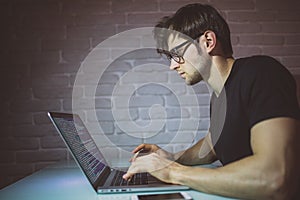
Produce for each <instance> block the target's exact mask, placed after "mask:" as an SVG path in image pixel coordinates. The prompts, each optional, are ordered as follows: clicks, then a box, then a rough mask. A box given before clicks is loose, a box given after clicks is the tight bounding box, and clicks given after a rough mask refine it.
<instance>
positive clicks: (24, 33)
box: [10, 25, 66, 40]
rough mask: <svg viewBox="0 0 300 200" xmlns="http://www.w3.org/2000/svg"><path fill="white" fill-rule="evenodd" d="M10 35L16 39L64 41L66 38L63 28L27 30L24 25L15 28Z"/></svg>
mask: <svg viewBox="0 0 300 200" xmlns="http://www.w3.org/2000/svg"><path fill="white" fill-rule="evenodd" d="M11 35H15V37H16V38H18V39H28V40H30V39H65V38H66V30H65V27H59V28H49V27H45V28H43V29H37V28H29V27H27V26H25V25H20V26H18V27H17V28H15V30H14V33H11V34H10V36H11Z"/></svg>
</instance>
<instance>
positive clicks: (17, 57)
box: [4, 52, 60, 64]
mask: <svg viewBox="0 0 300 200" xmlns="http://www.w3.org/2000/svg"><path fill="white" fill-rule="evenodd" d="M59 57H60V56H59V52H43V53H31V52H16V53H12V54H10V56H9V57H7V58H6V59H4V61H6V62H7V63H11V64H44V63H48V64H49V63H58V62H59V59H60V58H59Z"/></svg>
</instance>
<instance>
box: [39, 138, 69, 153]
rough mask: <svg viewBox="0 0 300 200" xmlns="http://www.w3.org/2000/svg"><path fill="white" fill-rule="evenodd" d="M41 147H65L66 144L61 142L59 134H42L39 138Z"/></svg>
mask: <svg viewBox="0 0 300 200" xmlns="http://www.w3.org/2000/svg"><path fill="white" fill-rule="evenodd" d="M41 148H43V149H44V150H45V149H58V148H64V149H66V144H65V143H64V142H63V140H62V138H61V137H60V136H59V135H56V136H44V137H42V138H41Z"/></svg>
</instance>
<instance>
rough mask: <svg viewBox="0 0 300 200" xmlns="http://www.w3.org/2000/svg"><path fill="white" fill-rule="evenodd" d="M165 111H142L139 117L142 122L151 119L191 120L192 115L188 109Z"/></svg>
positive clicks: (169, 109)
mask: <svg viewBox="0 0 300 200" xmlns="http://www.w3.org/2000/svg"><path fill="white" fill-rule="evenodd" d="M162 109H163V110H161V109H159V108H157V109H155V108H152V109H140V112H139V116H140V118H141V119H142V120H150V119H180V118H189V117H190V113H189V111H188V110H187V109H186V108H182V109H180V108H164V107H162Z"/></svg>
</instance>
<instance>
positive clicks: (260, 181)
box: [170, 118, 300, 199]
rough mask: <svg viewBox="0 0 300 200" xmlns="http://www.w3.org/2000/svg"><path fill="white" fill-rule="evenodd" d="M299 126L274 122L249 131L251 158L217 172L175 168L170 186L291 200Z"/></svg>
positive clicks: (296, 173) (280, 120) (286, 121)
mask: <svg viewBox="0 0 300 200" xmlns="http://www.w3.org/2000/svg"><path fill="white" fill-rule="evenodd" d="M297 126H298V122H297V121H296V120H294V119H290V118H275V119H269V120H265V121H263V122H260V123H258V124H256V125H255V126H254V127H253V128H252V129H251V147H252V150H253V153H254V155H253V156H249V157H246V158H244V159H241V160H239V161H236V162H233V163H231V164H228V165H226V166H224V167H220V168H217V169H203V168H189V169H185V168H186V166H175V168H174V170H171V176H170V180H171V182H173V183H179V184H184V185H189V186H190V187H192V188H194V189H197V190H200V191H204V192H207V193H214V194H219V195H225V196H231V197H237V198H244V199H245V198H246V199H293V197H292V195H294V194H295V193H296V192H297V190H298V188H299V161H298V159H299V153H300V152H299V142H300V140H299V133H298V128H297Z"/></svg>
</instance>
